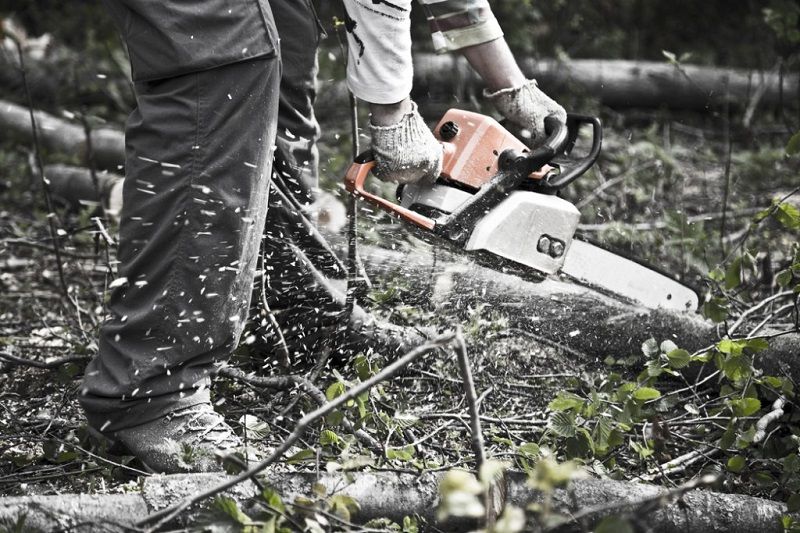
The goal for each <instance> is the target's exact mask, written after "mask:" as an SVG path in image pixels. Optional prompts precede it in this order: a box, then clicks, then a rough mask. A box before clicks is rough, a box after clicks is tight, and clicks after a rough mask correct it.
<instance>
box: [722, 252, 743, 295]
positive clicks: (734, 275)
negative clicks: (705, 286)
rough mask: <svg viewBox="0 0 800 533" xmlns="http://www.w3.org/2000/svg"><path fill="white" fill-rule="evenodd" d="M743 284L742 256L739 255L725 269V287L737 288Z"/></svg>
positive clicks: (729, 288) (728, 288)
mask: <svg viewBox="0 0 800 533" xmlns="http://www.w3.org/2000/svg"><path fill="white" fill-rule="evenodd" d="M741 284H742V258H741V257H737V258H736V259H734V260H733V261H731V264H730V265H728V268H726V269H725V289H727V290H731V289H735V288H736V287H738V286H739V285H741Z"/></svg>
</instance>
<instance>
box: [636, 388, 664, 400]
mask: <svg viewBox="0 0 800 533" xmlns="http://www.w3.org/2000/svg"><path fill="white" fill-rule="evenodd" d="M660 397H661V393H660V392H659V391H657V390H656V389H654V388H652V387H639V388H638V389H636V390H635V391H633V398H634V399H635V400H636V401H639V402H646V401H648V400H655V399H656V398H660Z"/></svg>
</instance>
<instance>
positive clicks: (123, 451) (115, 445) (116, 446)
mask: <svg viewBox="0 0 800 533" xmlns="http://www.w3.org/2000/svg"><path fill="white" fill-rule="evenodd" d="M87 429H88V430H89V435H90V436H91V437H92V438H93V439H94V440H95V441H97V443H98V444H101V445H104V446H105V450H106V452H107V453H109V454H111V455H115V456H117V457H122V456H123V455H130V456H132V457H136V455H135V454H133V453H132V452H131V451H130V450H129V449H128V447H127V446H125V445H124V444H123V443H122V442H120V441H118V440H117V439H115V438H113V437H110V436H108V435H106V434H105V433H103V432H101V431H98V430H97V429H95V428H93V427H91V426H87ZM136 460H137V461H138V462H139V464H140V465H141V466H142V469H143V470H144V471H146V472H148V473H150V474H158V473H159V472H156V471H155V470H153V469H152V468H150V467H149V466H148V465H147V463H145V462H144V461H142V460H141V459H140V458H139V457H136Z"/></svg>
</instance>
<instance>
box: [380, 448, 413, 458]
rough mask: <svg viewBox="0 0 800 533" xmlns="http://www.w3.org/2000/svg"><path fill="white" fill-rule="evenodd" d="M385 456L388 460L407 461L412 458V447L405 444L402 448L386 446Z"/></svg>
mask: <svg viewBox="0 0 800 533" xmlns="http://www.w3.org/2000/svg"><path fill="white" fill-rule="evenodd" d="M386 458H387V459H389V460H390V461H392V460H394V461H401V462H408V461H411V460H412V459H414V447H413V446H405V447H403V448H387V449H386Z"/></svg>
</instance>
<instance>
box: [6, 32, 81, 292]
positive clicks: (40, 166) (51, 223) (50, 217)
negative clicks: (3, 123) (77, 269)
mask: <svg viewBox="0 0 800 533" xmlns="http://www.w3.org/2000/svg"><path fill="white" fill-rule="evenodd" d="M5 34H6V36H7V37H10V38H11V40H12V41H14V44H15V45H16V47H17V53H18V54H19V70H20V75H21V76H22V86H23V88H24V89H25V97H26V99H27V101H28V112H29V113H30V118H31V135H32V136H33V151H34V155H35V158H36V167H37V168H36V170H37V172H38V173H39V179H40V181H41V182H42V190H43V191H44V201H45V204H46V206H47V224H48V227H49V228H50V238H51V239H52V241H53V251H54V252H55V255H56V265H57V268H58V279H59V281H60V282H61V290H62V291H63V292H64V296H65V297H68V295H69V289H68V287H67V281H66V278H65V277H64V266H63V264H62V262H61V246H59V244H58V232H57V231H56V223H55V211H54V210H53V201H52V199H51V198H50V185H49V184H48V182H47V178H46V177H45V175H44V161H42V147H41V144H40V142H39V130H38V128H37V126H36V116H35V115H34V114H33V96H32V95H31V89H30V86H29V85H28V76H27V73H26V71H25V54H24V53H23V51H22V42H21V41H20V40H19V38H17V36H16V35H15V34H14V32H9V31H6V32H5Z"/></svg>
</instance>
